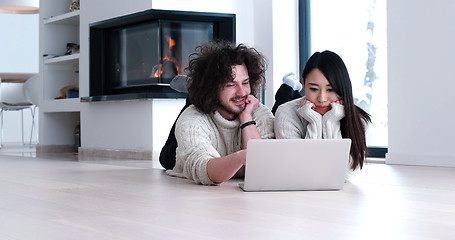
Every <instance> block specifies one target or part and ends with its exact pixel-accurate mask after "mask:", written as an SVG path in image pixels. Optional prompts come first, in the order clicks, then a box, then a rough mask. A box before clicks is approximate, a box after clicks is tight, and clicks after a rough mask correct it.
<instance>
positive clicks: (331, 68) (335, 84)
mask: <svg viewBox="0 0 455 240" xmlns="http://www.w3.org/2000/svg"><path fill="white" fill-rule="evenodd" d="M315 68H317V69H319V70H320V71H321V72H322V74H324V76H325V78H327V80H328V81H329V83H330V85H331V86H332V88H333V90H334V91H335V92H336V93H337V94H338V95H339V96H341V98H342V100H343V105H344V113H345V117H344V118H343V119H342V120H341V122H340V124H341V135H342V136H343V138H350V139H351V141H352V144H351V157H352V160H353V161H352V163H351V169H352V170H354V169H356V168H357V166H360V168H362V167H363V160H364V159H365V158H366V156H367V155H368V149H367V145H366V139H365V131H366V129H365V125H366V124H368V123H371V118H370V114H368V113H367V112H365V111H364V110H363V109H361V108H360V107H358V106H356V105H355V104H354V97H353V95H352V85H351V79H350V78H349V74H348V70H347V68H346V65H345V64H344V62H343V60H342V59H341V57H340V56H338V55H337V54H336V53H334V52H331V51H324V52H316V53H314V54H313V55H312V56H311V57H310V59H308V62H307V63H306V65H305V68H304V69H303V72H302V80H303V83H304V84H305V79H306V77H307V75H308V74H309V73H310V72H311V71H312V70H313V69H315Z"/></svg>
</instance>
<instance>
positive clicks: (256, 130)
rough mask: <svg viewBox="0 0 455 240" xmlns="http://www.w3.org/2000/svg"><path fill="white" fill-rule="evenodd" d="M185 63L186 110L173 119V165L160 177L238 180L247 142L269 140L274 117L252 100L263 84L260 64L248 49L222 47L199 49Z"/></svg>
mask: <svg viewBox="0 0 455 240" xmlns="http://www.w3.org/2000/svg"><path fill="white" fill-rule="evenodd" d="M190 58H191V61H190V63H189V66H188V69H187V70H188V73H189V74H188V77H189V78H190V79H191V84H190V85H189V86H188V98H189V100H190V102H191V103H192V105H190V106H189V107H188V108H187V109H185V110H184V111H183V112H182V113H181V115H180V116H179V117H178V119H177V122H176V126H175V137H176V139H177V149H176V163H175V167H174V168H173V169H172V170H167V171H166V173H167V174H168V175H170V176H178V177H186V178H188V179H191V180H193V181H195V182H196V183H200V184H205V185H211V184H217V183H222V182H225V181H227V180H229V179H230V178H232V177H233V176H241V175H243V171H241V170H242V169H243V168H242V167H243V166H244V165H245V160H246V146H247V142H248V140H249V139H260V138H274V133H273V120H274V117H273V115H272V113H271V112H270V110H269V109H268V108H267V107H266V106H264V105H263V104H261V103H259V100H258V99H257V98H256V97H255V95H256V93H257V91H259V89H260V86H261V85H262V84H263V83H264V81H265V79H264V72H265V59H264V57H263V56H262V55H261V54H260V53H258V52H257V51H256V50H255V49H253V48H248V47H246V46H245V45H243V44H240V45H238V46H235V45H233V44H232V43H230V42H224V41H211V42H208V43H205V44H203V45H202V46H199V47H198V48H197V52H196V53H194V54H193V55H192V56H191V57H190Z"/></svg>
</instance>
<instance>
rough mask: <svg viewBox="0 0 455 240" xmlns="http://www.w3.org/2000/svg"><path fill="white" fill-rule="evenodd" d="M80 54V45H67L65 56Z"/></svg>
mask: <svg viewBox="0 0 455 240" xmlns="http://www.w3.org/2000/svg"><path fill="white" fill-rule="evenodd" d="M79 52H80V45H79V44H77V43H67V44H66V53H65V55H71V54H75V53H79Z"/></svg>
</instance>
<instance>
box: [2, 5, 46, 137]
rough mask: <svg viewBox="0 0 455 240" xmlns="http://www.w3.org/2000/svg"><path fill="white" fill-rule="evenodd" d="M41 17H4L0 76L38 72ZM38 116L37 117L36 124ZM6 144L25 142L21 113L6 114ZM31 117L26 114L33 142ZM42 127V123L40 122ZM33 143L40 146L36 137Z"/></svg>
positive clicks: (8, 15)
mask: <svg viewBox="0 0 455 240" xmlns="http://www.w3.org/2000/svg"><path fill="white" fill-rule="evenodd" d="M38 22H39V21H38V14H4V13H0V32H1V34H0V36H1V37H0V72H8V73H15V72H18V73H33V72H36V73H37V72H38V59H39V58H38V57H39V56H38V44H39V41H38ZM37 118H38V114H37V115H36V120H38V119H37ZM3 120H4V127H3V129H4V139H3V142H5V143H8V142H14V143H15V142H21V141H22V135H21V134H22V129H21V127H22V125H21V113H20V111H12V112H5V113H4V117H3ZM31 123H32V120H31V113H30V111H29V110H25V111H24V138H25V139H24V140H25V141H26V142H28V141H29V140H30V130H31V125H32V124H31ZM36 124H38V121H36ZM32 141H33V142H36V134H35V133H34V135H33V138H32Z"/></svg>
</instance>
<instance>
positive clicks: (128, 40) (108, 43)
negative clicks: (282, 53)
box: [82, 9, 235, 101]
mask: <svg viewBox="0 0 455 240" xmlns="http://www.w3.org/2000/svg"><path fill="white" fill-rule="evenodd" d="M213 39H225V40H230V41H235V15H234V14H221V13H207V12H185V11H166V10H153V9H152V10H147V11H143V12H139V13H134V14H131V15H126V16H121V17H117V18H113V19H109V20H105V21H101V22H97V23H93V24H90V41H89V42H90V56H89V57H90V96H88V97H84V98H82V101H110V100H126V99H139V98H184V97H186V94H184V93H179V92H177V91H174V90H173V89H171V88H170V87H169V83H170V81H171V80H172V79H173V78H174V77H175V76H176V75H181V74H185V71H184V69H185V67H186V66H188V61H189V60H188V58H189V56H190V54H191V53H193V52H194V50H195V47H196V46H197V45H200V44H201V43H202V42H203V41H209V40H213Z"/></svg>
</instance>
